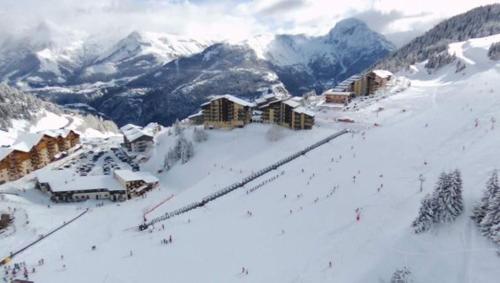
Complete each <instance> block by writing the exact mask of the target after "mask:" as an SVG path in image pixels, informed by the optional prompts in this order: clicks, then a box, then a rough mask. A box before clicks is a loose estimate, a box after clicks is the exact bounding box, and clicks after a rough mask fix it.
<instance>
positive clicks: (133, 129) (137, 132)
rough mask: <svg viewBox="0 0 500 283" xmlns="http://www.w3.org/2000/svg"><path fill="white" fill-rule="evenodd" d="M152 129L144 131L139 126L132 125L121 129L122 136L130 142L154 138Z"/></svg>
mask: <svg viewBox="0 0 500 283" xmlns="http://www.w3.org/2000/svg"><path fill="white" fill-rule="evenodd" d="M150 129H151V128H148V130H144V129H142V128H141V127H139V126H136V125H132V124H127V125H125V126H123V127H121V128H120V130H121V131H122V134H123V135H124V136H125V137H126V138H127V140H129V141H130V142H133V141H135V140H137V139H138V138H140V137H143V136H147V137H151V138H152V137H153V136H154V135H153V133H151V131H150Z"/></svg>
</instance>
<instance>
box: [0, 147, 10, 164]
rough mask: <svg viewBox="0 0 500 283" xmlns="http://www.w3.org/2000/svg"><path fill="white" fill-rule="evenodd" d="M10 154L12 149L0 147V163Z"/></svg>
mask: <svg viewBox="0 0 500 283" xmlns="http://www.w3.org/2000/svg"><path fill="white" fill-rule="evenodd" d="M11 152H12V148H10V147H0V161H2V160H3V159H4V158H5V157H7V155H9V153H11Z"/></svg>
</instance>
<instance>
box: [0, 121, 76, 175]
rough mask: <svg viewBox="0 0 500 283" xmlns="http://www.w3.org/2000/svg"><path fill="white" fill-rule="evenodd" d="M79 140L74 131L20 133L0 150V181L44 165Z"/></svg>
mask: <svg viewBox="0 0 500 283" xmlns="http://www.w3.org/2000/svg"><path fill="white" fill-rule="evenodd" d="M59 142H61V143H62V144H63V146H59ZM79 142H80V136H79V135H78V134H77V133H76V132H74V131H69V132H64V131H60V132H58V133H55V132H50V133H23V134H20V135H19V136H18V138H17V139H16V141H15V142H14V144H13V145H12V146H10V147H4V148H1V150H0V183H2V182H7V181H13V180H17V179H19V178H21V177H23V176H24V175H26V174H29V173H31V172H32V171H33V170H37V169H40V168H42V167H44V166H46V165H47V164H49V163H50V162H52V161H54V160H55V159H56V158H57V155H58V154H60V153H61V152H62V151H63V150H64V151H66V150H70V149H72V148H74V147H75V146H76V145H77V144H79Z"/></svg>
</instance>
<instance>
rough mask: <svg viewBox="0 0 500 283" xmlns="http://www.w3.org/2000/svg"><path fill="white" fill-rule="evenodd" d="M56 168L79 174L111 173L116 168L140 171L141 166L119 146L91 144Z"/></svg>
mask: <svg viewBox="0 0 500 283" xmlns="http://www.w3.org/2000/svg"><path fill="white" fill-rule="evenodd" d="M54 169H56V170H74V173H75V174H77V175H79V176H90V175H92V176H95V175H111V173H112V172H113V171H114V170H118V169H129V170H132V171H140V166H139V164H137V163H136V162H134V161H133V160H132V159H130V158H129V157H128V156H127V154H126V153H125V152H124V151H123V150H122V149H121V148H120V147H117V146H112V145H98V144H89V145H87V146H86V147H85V148H83V149H82V151H81V152H80V153H79V154H77V155H75V156H72V157H71V158H69V159H68V160H67V161H66V162H64V163H62V164H61V165H60V166H58V167H56V168H54Z"/></svg>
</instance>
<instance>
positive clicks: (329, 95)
mask: <svg viewBox="0 0 500 283" xmlns="http://www.w3.org/2000/svg"><path fill="white" fill-rule="evenodd" d="M323 96H324V97H325V102H326V103H336V104H344V105H345V104H348V103H349V102H350V101H351V99H352V97H353V96H354V94H353V93H352V92H347V91H342V92H340V91H333V90H331V89H330V90H327V91H325V92H323Z"/></svg>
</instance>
